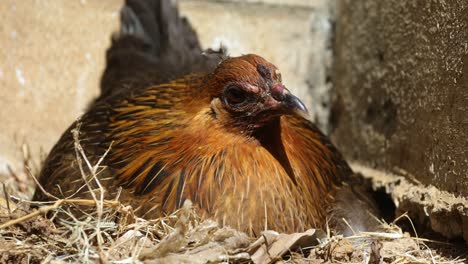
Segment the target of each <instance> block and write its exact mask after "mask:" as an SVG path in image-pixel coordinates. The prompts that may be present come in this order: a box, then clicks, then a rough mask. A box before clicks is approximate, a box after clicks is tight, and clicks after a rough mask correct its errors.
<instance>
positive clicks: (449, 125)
mask: <svg viewBox="0 0 468 264" xmlns="http://www.w3.org/2000/svg"><path fill="white" fill-rule="evenodd" d="M337 18H338V21H337V26H336V28H337V33H336V38H335V45H334V51H335V57H334V62H335V64H334V72H333V81H334V85H335V87H334V88H335V98H334V104H333V110H332V113H333V114H332V119H331V120H332V126H333V127H334V130H333V139H334V140H335V142H336V143H337V145H338V147H339V148H340V149H341V150H342V151H343V152H344V154H345V156H346V157H348V158H349V159H352V160H358V161H359V162H363V163H365V164H366V165H370V166H372V167H377V168H379V169H383V170H387V171H392V172H395V173H397V174H400V175H405V176H406V178H407V179H409V180H410V181H411V182H414V183H420V184H422V185H425V186H428V185H433V186H435V187H437V188H439V189H440V190H445V191H448V192H449V193H452V194H453V195H455V196H459V195H461V196H464V197H465V198H466V197H468V136H467V135H468V1H466V0H458V1H456V0H453V1H443V0H435V1H423V0H419V1H398V0H389V1H379V0H358V1H350V0H343V1H341V2H340V5H339V11H338V16H337ZM440 199H442V198H440ZM462 206H463V207H464V208H465V209H464V210H466V208H467V207H468V205H467V204H466V203H465V204H462Z"/></svg>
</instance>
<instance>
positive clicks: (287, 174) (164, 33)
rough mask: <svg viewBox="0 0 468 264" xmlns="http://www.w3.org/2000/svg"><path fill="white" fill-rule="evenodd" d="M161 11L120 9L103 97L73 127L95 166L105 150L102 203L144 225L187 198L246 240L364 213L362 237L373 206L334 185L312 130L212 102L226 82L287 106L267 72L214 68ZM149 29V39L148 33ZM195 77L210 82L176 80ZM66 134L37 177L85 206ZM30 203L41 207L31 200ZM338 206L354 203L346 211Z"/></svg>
mask: <svg viewBox="0 0 468 264" xmlns="http://www.w3.org/2000/svg"><path fill="white" fill-rule="evenodd" d="M167 4H168V3H167V2H162V3H160V2H158V1H146V2H145V1H128V3H127V5H128V6H129V7H126V8H124V9H123V12H122V20H123V21H122V23H123V25H122V27H123V29H122V31H123V32H122V34H121V35H120V36H119V37H118V38H116V39H115V40H114V42H113V46H112V47H111V48H110V50H109V52H108V65H107V69H106V72H105V74H104V76H103V81H102V94H101V96H100V98H98V99H97V100H96V101H95V102H94V104H93V105H92V106H91V108H90V110H89V111H88V113H87V114H85V115H84V116H83V117H82V118H81V120H80V124H81V125H80V140H81V145H82V146H83V148H84V150H85V153H86V155H87V157H88V159H90V160H91V161H92V162H96V161H97V160H98V159H99V158H100V157H101V156H102V155H104V153H105V152H106V150H108V149H110V151H109V153H108V154H107V156H106V157H105V159H104V162H103V164H104V165H105V166H106V167H107V168H106V169H105V170H104V171H103V172H101V173H100V174H99V180H100V182H101V184H102V185H103V186H104V187H105V189H106V197H107V198H109V199H112V198H114V197H115V196H116V192H117V190H118V187H120V186H121V187H123V190H122V193H121V195H120V200H121V201H122V202H124V203H128V204H131V205H133V207H134V208H136V212H137V214H139V215H141V216H143V217H148V218H155V217H159V216H162V215H165V214H168V213H171V212H173V211H174V210H176V209H177V208H179V207H180V206H181V205H182V204H183V202H184V200H185V199H190V200H191V201H192V202H193V203H194V205H195V206H196V207H197V208H198V209H199V210H200V212H201V214H202V215H203V216H208V217H214V218H215V219H218V220H219V221H220V222H221V223H223V224H227V225H230V226H233V227H236V228H239V229H241V230H244V231H248V232H250V231H253V232H255V233H256V234H258V233H259V231H261V230H263V229H265V228H266V227H265V224H267V228H270V229H275V230H278V231H286V232H294V231H303V230H305V229H308V228H311V227H322V226H323V225H324V224H325V222H326V221H327V218H330V217H332V216H333V214H334V213H335V214H337V215H334V217H335V218H341V217H346V218H353V216H352V215H347V214H349V213H350V212H347V210H346V209H345V208H346V207H347V206H351V207H353V209H352V210H356V209H358V210H362V211H361V212H359V214H361V217H358V218H357V221H355V222H356V223H355V224H356V225H361V226H364V227H365V226H366V221H367V219H368V217H367V216H366V212H363V211H364V210H366V209H367V208H368V207H369V205H370V204H371V203H368V201H367V200H366V198H365V196H363V197H364V198H362V197H360V198H358V196H357V195H356V193H355V192H353V191H352V190H351V189H349V188H348V187H346V186H345V187H342V186H341V183H342V181H346V180H347V179H349V177H350V175H351V170H350V169H349V167H348V165H347V164H346V162H345V161H344V160H343V159H342V157H341V155H340V154H339V153H338V151H337V150H336V149H335V148H334V147H333V146H332V144H331V143H330V142H329V140H328V139H327V138H326V137H325V136H324V135H323V134H322V133H320V132H319V131H318V130H317V128H316V127H315V126H314V125H313V124H312V123H311V122H310V121H308V120H307V119H305V118H304V117H302V116H301V115H298V114H296V113H295V112H294V111H292V112H284V113H283V112H281V114H278V113H277V112H274V114H270V112H271V111H270V110H268V111H270V112H268V111H263V112H268V113H269V114H268V116H267V117H264V116H262V115H260V114H259V115H257V116H255V117H253V116H250V114H246V115H244V112H239V113H241V114H239V113H238V112H236V111H234V110H235V109H234V110H233V109H232V108H229V107H228V105H226V104H228V103H226V100H224V101H223V100H221V99H220V98H225V96H226V95H225V94H224V92H225V90H226V89H227V88H225V87H228V88H229V87H230V86H232V83H238V84H239V85H244V86H245V87H250V88H248V89H253V90H254V91H256V92H258V91H257V90H258V89H259V88H257V87H260V89H273V88H274V89H280V90H281V92H282V93H283V94H285V95H286V96H289V92H288V91H287V90H286V89H283V88H281V87H284V86H282V85H281V83H280V81H281V80H280V77H279V76H278V74H277V72H276V70H275V69H276V68H275V67H274V66H273V65H271V64H270V63H269V62H267V61H265V60H264V59H262V58H261V57H258V56H255V55H246V56H243V57H239V58H233V59H227V60H225V61H223V62H222V63H221V64H220V65H219V66H218V67H216V69H214V66H215V65H216V63H217V62H218V59H213V58H208V57H204V56H202V55H201V50H200V48H199V46H198V43H197V42H196V37H195V35H194V33H193V32H192V31H191V29H190V27H189V26H188V24H186V22H185V21H182V20H180V19H179V18H178V16H177V13H176V12H175V10H174V9H172V8H170V7H169V6H168V5H167ZM130 8H131V9H130ZM132 10H133V11H132ZM126 27H133V28H130V29H132V30H129V29H128V28H126ZM154 28H157V29H158V32H153V34H152V33H149V32H148V31H151V30H153V29H154ZM169 28H171V30H169ZM127 31H131V32H132V33H131V34H127V33H128V32H127ZM172 56H175V59H174V57H172ZM259 65H262V66H259ZM213 69H214V70H213ZM265 69H266V70H265ZM200 71H205V72H207V73H208V74H205V73H200V74H192V75H185V74H187V73H191V72H200ZM174 77H178V78H176V79H175V80H174V81H170V80H171V79H173V78H174ZM247 84H248V85H247ZM249 85H250V86H249ZM252 85H253V86H255V87H254V88H255V89H254V88H251V86H252ZM271 87H273V88H271ZM278 87H280V88H278ZM268 93H269V92H268ZM279 95H281V96H283V95H282V94H279ZM273 97H274V98H276V99H277V97H278V96H276V97H275V96H273ZM265 98H266V97H265ZM265 98H263V99H262V100H263V101H262V103H264V104H265V105H267V103H266V102H270V101H268V100H270V99H268V98H267V99H265ZM294 98H295V97H294ZM228 99H229V98H228ZM234 99H236V98H234ZM237 99H238V98H237ZM271 100H273V101H274V100H275V99H271ZM278 100H279V99H278ZM281 100H283V99H281ZM275 102H276V101H275ZM271 104H273V103H271ZM234 106H235V104H234ZM268 106H269V105H268ZM299 106H300V105H299ZM236 109H237V108H236ZM275 111H276V110H275ZM263 112H262V113H263ZM249 113H250V112H249ZM271 113H273V112H271ZM265 115H266V114H265ZM75 127H76V124H73V125H72V126H71V127H70V129H69V130H68V131H67V132H65V133H64V134H63V136H62V138H61V139H60V140H59V142H58V143H57V145H56V146H55V147H54V149H53V150H52V151H51V153H50V154H49V157H48V159H47V160H46V163H45V165H44V169H43V171H42V172H41V176H40V183H41V184H42V185H43V187H44V188H45V189H46V190H48V191H49V192H51V193H52V194H54V195H55V196H58V197H67V196H70V195H73V194H75V193H77V194H76V195H77V196H79V197H86V196H89V191H88V190H87V189H86V188H82V189H81V190H79V188H80V187H82V186H84V181H83V180H82V176H81V174H80V171H79V169H78V167H77V165H76V161H75V149H74V142H73V138H72V135H71V133H70V130H71V129H73V128H75ZM91 184H92V185H93V187H94V188H97V185H96V183H95V182H93V181H92V182H91ZM58 186H59V187H58ZM78 190H79V191H78ZM337 197H338V198H337ZM340 197H341V198H340ZM35 199H38V200H45V199H47V197H46V196H44V195H43V194H42V193H41V192H40V191H38V192H36V195H35ZM347 199H353V201H349V205H347V204H346V203H348V201H346V200H347ZM343 200H344V201H343ZM337 201H339V202H337ZM356 206H357V207H356ZM355 216H356V215H354V217H355Z"/></svg>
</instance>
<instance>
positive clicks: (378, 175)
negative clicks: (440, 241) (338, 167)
mask: <svg viewBox="0 0 468 264" xmlns="http://www.w3.org/2000/svg"><path fill="white" fill-rule="evenodd" d="M352 168H353V170H354V171H355V172H358V173H360V174H362V175H363V176H364V177H365V178H368V179H371V181H372V185H373V188H374V189H375V190H378V189H381V188H383V189H384V190H385V192H386V193H387V194H388V195H389V196H390V197H391V198H392V200H393V202H394V203H395V205H396V207H397V212H396V215H401V214H404V213H405V212H408V215H409V216H410V217H411V219H412V220H413V221H414V222H415V223H418V224H423V225H425V227H427V228H430V229H432V230H434V231H436V232H438V233H440V234H442V235H443V236H445V237H448V238H457V237H462V238H464V240H465V241H466V243H467V244H468V206H467V205H468V198H465V197H461V196H458V197H457V196H455V195H453V194H451V193H449V192H446V191H440V190H439V189H437V188H436V187H434V186H433V185H430V186H421V185H418V184H415V183H412V182H411V181H410V180H408V179H407V178H405V177H403V176H397V175H393V174H390V173H384V172H382V171H379V170H374V169H371V168H369V167H366V166H363V165H361V164H359V163H354V164H352Z"/></svg>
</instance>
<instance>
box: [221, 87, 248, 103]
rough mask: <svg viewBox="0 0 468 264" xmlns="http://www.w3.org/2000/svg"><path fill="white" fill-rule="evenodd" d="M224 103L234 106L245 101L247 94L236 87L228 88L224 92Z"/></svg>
mask: <svg viewBox="0 0 468 264" xmlns="http://www.w3.org/2000/svg"><path fill="white" fill-rule="evenodd" d="M224 98H225V101H226V103H228V104H230V105H233V106H236V105H240V104H242V103H244V102H246V101H247V94H246V92H245V91H243V90H242V89H241V88H239V87H237V86H230V87H228V88H227V89H226V91H225V92H224Z"/></svg>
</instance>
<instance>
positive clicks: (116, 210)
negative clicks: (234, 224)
mask: <svg viewBox="0 0 468 264" xmlns="http://www.w3.org/2000/svg"><path fill="white" fill-rule="evenodd" d="M25 160H26V162H25V167H24V169H23V170H21V171H15V172H13V171H10V173H9V174H7V175H1V176H0V181H1V182H2V183H3V186H1V191H0V194H1V195H0V245H1V246H0V263H465V262H466V260H467V257H468V254H467V252H466V247H464V245H463V244H460V245H456V244H448V243H445V242H436V241H432V240H429V239H424V238H418V237H417V236H416V235H415V233H414V232H412V233H413V234H412V235H411V234H410V233H408V232H405V231H403V230H402V228H400V227H399V226H398V225H397V224H399V223H401V222H406V224H408V223H409V220H408V219H409V218H407V217H406V215H403V216H402V217H400V218H399V219H397V220H396V221H395V223H384V222H383V223H382V230H383V231H382V232H378V233H359V234H355V235H353V236H350V237H343V236H339V235H333V234H331V233H330V232H327V231H322V230H309V231H307V232H304V233H298V234H278V233H276V232H275V231H273V230H268V231H265V232H264V233H263V234H262V236H261V237H259V238H253V237H248V236H247V235H245V234H244V233H241V232H239V231H236V230H234V229H231V228H229V227H220V226H219V225H218V224H217V223H216V222H213V221H211V220H209V219H205V220H203V219H200V218H199V217H197V214H196V211H194V209H192V208H191V204H190V202H186V204H185V205H184V207H183V208H182V209H181V210H179V211H178V212H175V213H174V214H173V215H170V216H167V217H165V218H160V219H155V220H145V219H141V218H138V217H136V216H135V215H134V214H133V210H132V208H131V207H129V206H125V205H122V204H120V203H119V202H118V201H99V200H98V201H94V200H78V199H69V200H59V201H56V202H55V203H49V204H34V203H31V202H30V201H29V199H30V197H31V196H32V193H33V190H34V185H35V184H34V179H33V177H32V175H37V172H38V168H39V166H38V165H33V164H30V162H28V157H27V155H25ZM29 160H30V159H29ZM27 168H30V169H27ZM76 205H79V206H92V207H96V212H95V213H93V214H88V215H84V216H82V217H75V216H74V215H73V213H72V211H73V210H71V209H72V208H73V207H75V206H76Z"/></svg>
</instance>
